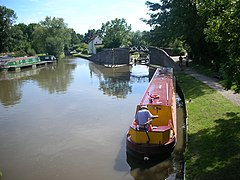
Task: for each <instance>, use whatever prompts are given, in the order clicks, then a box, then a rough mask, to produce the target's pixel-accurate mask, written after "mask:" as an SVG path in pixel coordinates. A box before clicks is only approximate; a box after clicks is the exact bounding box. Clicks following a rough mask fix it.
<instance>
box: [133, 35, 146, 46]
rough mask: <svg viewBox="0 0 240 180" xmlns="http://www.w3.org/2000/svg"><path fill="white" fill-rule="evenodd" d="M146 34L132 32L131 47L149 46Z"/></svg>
mask: <svg viewBox="0 0 240 180" xmlns="http://www.w3.org/2000/svg"><path fill="white" fill-rule="evenodd" d="M144 33H145V32H141V31H136V32H130V36H131V46H147V45H148V43H147V39H146V38H145V37H144V35H145V34H144Z"/></svg>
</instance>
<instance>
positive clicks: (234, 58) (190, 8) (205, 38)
mask: <svg viewBox="0 0 240 180" xmlns="http://www.w3.org/2000/svg"><path fill="white" fill-rule="evenodd" d="M146 5H147V6H148V8H149V11H150V12H151V13H149V14H150V19H149V20H144V21H145V22H146V23H148V24H149V25H151V26H152V27H153V30H152V31H151V32H150V33H151V36H150V42H151V44H152V45H155V46H159V47H169V46H171V44H174V41H175V40H176V39H181V40H182V41H183V42H184V44H183V47H184V49H186V50H187V51H188V54H189V55H190V58H192V59H193V61H195V62H196V63H198V64H202V65H205V66H207V67H211V68H214V69H217V70H219V69H220V68H223V71H224V72H225V78H226V79H225V80H226V82H227V83H226V88H229V86H231V85H232V84H235V85H236V87H237V91H239V90H240V88H239V87H240V83H239V80H238V78H232V77H240V73H239V69H240V66H239V58H240V46H239V44H240V34H239V27H240V3H239V1H238V0H237V1H236V0H215V1H209V0H171V1H169V0H160V2H159V3H152V2H149V1H147V2H146ZM229 67H234V70H235V71H234V73H233V72H231V71H229V70H228V69H229ZM233 74H234V76H233Z"/></svg>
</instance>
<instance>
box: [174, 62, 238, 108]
mask: <svg viewBox="0 0 240 180" xmlns="http://www.w3.org/2000/svg"><path fill="white" fill-rule="evenodd" d="M172 59H173V60H174V61H175V62H177V61H178V57H172ZM183 70H184V72H185V73H187V74H189V75H191V76H193V77H194V78H195V79H197V80H199V81H202V82H203V83H205V84H206V85H208V86H209V87H211V88H213V89H215V90H216V91H218V92H219V93H220V94H222V95H223V96H224V97H226V98H227V99H229V100H230V101H231V102H233V103H234V104H236V105H238V106H240V94H237V93H234V92H233V91H231V90H228V91H227V90H225V89H224V88H223V87H222V85H221V84H219V83H218V82H217V79H214V78H210V77H207V76H205V75H202V74H199V73H197V72H196V71H195V70H193V69H192V68H191V67H186V66H183Z"/></svg>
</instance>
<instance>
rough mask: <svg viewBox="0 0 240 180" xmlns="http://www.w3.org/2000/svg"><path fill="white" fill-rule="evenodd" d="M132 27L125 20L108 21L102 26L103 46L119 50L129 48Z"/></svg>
mask: <svg viewBox="0 0 240 180" xmlns="http://www.w3.org/2000/svg"><path fill="white" fill-rule="evenodd" d="M130 31H131V25H128V24H127V22H126V20H125V19H124V18H122V19H118V18H116V19H115V20H111V21H108V22H106V23H103V24H102V27H101V33H102V36H103V44H104V47H106V48H118V47H124V46H129V45H130V42H131V37H130Z"/></svg>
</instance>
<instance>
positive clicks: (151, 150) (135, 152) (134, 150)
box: [126, 136, 176, 159]
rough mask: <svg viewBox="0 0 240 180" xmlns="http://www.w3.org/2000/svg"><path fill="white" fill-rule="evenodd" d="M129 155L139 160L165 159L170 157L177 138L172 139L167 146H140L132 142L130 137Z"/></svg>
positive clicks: (128, 139) (128, 143)
mask: <svg viewBox="0 0 240 180" xmlns="http://www.w3.org/2000/svg"><path fill="white" fill-rule="evenodd" d="M126 141H127V143H126V144H127V153H129V154H130V155H131V156H133V157H135V158H139V159H143V158H148V159H152V158H154V159H165V158H167V157H169V156H170V155H171V154H172V152H173V150H174V147H175V144H176V142H175V138H171V139H170V140H169V141H168V142H167V143H166V144H164V145H158V144H139V143H135V142H133V141H132V140H131V138H130V136H128V137H127V140H126Z"/></svg>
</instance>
